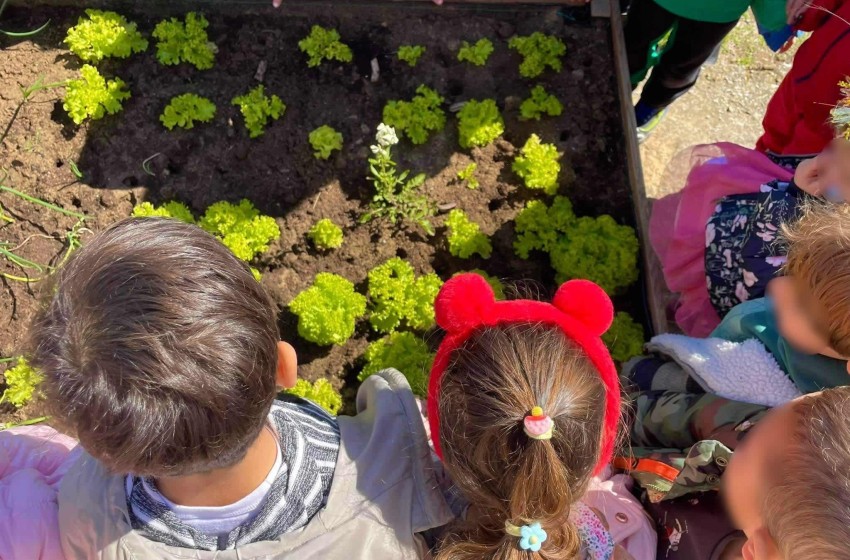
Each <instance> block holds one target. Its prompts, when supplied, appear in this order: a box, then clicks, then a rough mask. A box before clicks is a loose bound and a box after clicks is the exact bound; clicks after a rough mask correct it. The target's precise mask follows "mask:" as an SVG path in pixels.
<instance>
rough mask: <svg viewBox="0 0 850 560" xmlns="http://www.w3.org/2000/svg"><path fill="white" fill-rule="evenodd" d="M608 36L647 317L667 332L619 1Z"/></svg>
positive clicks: (656, 330)
mask: <svg viewBox="0 0 850 560" xmlns="http://www.w3.org/2000/svg"><path fill="white" fill-rule="evenodd" d="M610 18H611V39H612V45H613V50H614V65H615V69H616V74H617V86H618V89H619V94H620V113H621V114H622V118H623V133H624V134H625V138H626V159H627V165H628V171H629V184H630V186H631V191H632V201H633V202H634V207H635V221H636V222H637V229H638V238H639V240H640V243H641V255H642V257H643V259H642V260H643V281H644V288H645V291H646V298H647V304H648V307H649V319H650V324H651V326H652V329H653V331H654V334H661V333H664V332H667V331H668V330H669V328H668V326H669V325H668V321H667V308H666V305H665V302H666V300H667V286H666V284H665V283H664V278H663V277H662V275H661V263H660V262H659V260H658V256H657V255H656V254H655V251H653V250H652V247H651V245H650V243H649V213H650V209H651V204H650V201H649V200H648V198H647V196H646V184H645V183H644V180H643V166H642V165H641V160H640V145H639V144H638V139H637V122H636V121H635V112H634V107H633V105H632V85H631V79H630V76H629V66H628V61H627V59H626V39H625V35H624V34H623V17H622V14H621V12H620V0H611V11H610Z"/></svg>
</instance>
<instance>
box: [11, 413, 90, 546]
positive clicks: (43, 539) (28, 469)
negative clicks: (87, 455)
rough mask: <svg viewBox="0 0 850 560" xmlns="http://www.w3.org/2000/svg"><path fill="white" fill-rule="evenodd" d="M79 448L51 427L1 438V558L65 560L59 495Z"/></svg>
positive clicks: (15, 431) (17, 431) (27, 429)
mask: <svg viewBox="0 0 850 560" xmlns="http://www.w3.org/2000/svg"><path fill="white" fill-rule="evenodd" d="M76 445H77V442H76V441H75V440H73V439H71V438H69V437H67V436H64V435H62V434H60V433H58V432H57V431H55V430H54V429H53V428H50V427H48V426H31V427H21V428H13V429H11V430H6V431H2V432H0V558H26V559H28V560H30V559H31V560H63V559H64V556H63V554H62V549H61V547H60V545H59V522H58V517H57V516H58V511H59V505H58V503H57V495H58V493H59V484H60V483H61V481H62V477H63V476H65V473H66V472H67V471H68V468H69V467H70V466H71V464H72V463H73V461H74V460H75V459H76V456H77V453H76V452H74V449H75V447H76Z"/></svg>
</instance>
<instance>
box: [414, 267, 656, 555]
mask: <svg viewBox="0 0 850 560" xmlns="http://www.w3.org/2000/svg"><path fill="white" fill-rule="evenodd" d="M435 310H436V316H437V323H438V325H439V326H440V327H442V329H443V330H445V332H446V336H445V338H444V339H443V342H442V344H441V345H440V348H439V350H438V352H437V356H436V359H435V360H434V365H433V367H432V369H431V377H430V381H429V388H428V422H429V424H430V428H431V436H432V439H433V444H434V448H435V451H436V452H437V454H438V455H439V456H440V458H441V459H442V460H443V464H444V466H445V469H446V471H447V474H448V475H449V477H450V478H451V480H452V481H453V483H454V485H455V488H456V489H457V490H459V491H460V493H461V494H462V496H463V498H464V500H465V502H467V503H468V504H470V506H469V508H468V510H467V511H466V513H465V515H464V516H463V518H462V519H461V520H459V521H457V522H456V523H455V524H453V525H452V526H450V527H449V528H448V530H447V531H446V533H445V534H444V535H443V538H442V541H441V544H440V549H439V552H438V553H437V556H436V558H437V560H462V559H469V560H472V559H475V560H480V559H498V560H508V559H517V560H519V559H546V560H568V559H569V560H572V559H576V558H588V559H593V560H597V559H599V560H608V559H610V558H629V557H630V556H628V555H627V554H625V553H624V552H623V551H619V552H615V546H614V542H613V540H612V538H611V536H610V534H609V533H608V531H607V530H606V528H605V526H604V525H603V522H602V521H600V519H599V517H598V516H596V515H595V513H594V512H593V511H592V510H591V509H590V508H589V507H587V506H585V505H583V504H582V503H581V501H580V500H581V499H582V497H583V496H584V494H585V493H586V491H587V490H588V488H589V486H590V484H591V481H592V479H593V477H594V475H596V474H599V473H600V472H602V471H603V470H604V469H605V468H606V467H607V465H608V463H609V462H610V460H611V456H612V453H613V450H614V446H615V443H616V439H617V432H618V426H619V424H620V406H621V403H620V385H619V381H618V377H617V372H616V370H615V367H614V364H613V362H612V361H611V356H610V354H609V353H608V350H607V348H606V347H605V345H604V344H603V343H602V340H601V339H600V335H602V333H604V332H605V331H606V330H607V329H608V327H609V326H610V324H611V320H612V317H613V307H612V305H611V301H610V299H608V296H607V295H605V293H604V292H603V291H602V289H601V288H599V287H598V286H597V285H596V284H593V283H592V282H588V281H584V280H574V281H571V282H567V283H566V284H564V285H563V286H561V288H560V289H559V290H558V292H557V294H556V295H555V298H554V301H553V302H552V303H551V304H549V303H543V302H539V301H529V300H514V301H496V300H495V297H494V295H493V291H492V289H491V288H490V286H489V285H488V284H487V282H485V281H484V280H483V279H482V278H481V277H480V276H478V275H475V274H464V275H460V276H457V277H455V278H453V279H451V280H449V281H448V282H446V284H445V285H444V286H443V288H442V290H441V291H440V294H439V295H438V296H437V300H436V302H435ZM639 516H640V514H639V515H638V517H639Z"/></svg>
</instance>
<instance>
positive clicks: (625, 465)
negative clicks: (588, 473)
mask: <svg viewBox="0 0 850 560" xmlns="http://www.w3.org/2000/svg"><path fill="white" fill-rule="evenodd" d="M612 464H613V465H614V468H615V469H620V470H624V471H628V472H645V473H651V474H656V475H658V476H660V477H661V478H663V479H664V480H668V481H670V482H674V481H675V480H676V477H678V476H679V470H678V469H676V468H675V467H671V466H670V465H668V464H667V463H662V462H661V461H655V460H652V459H637V458H635V457H614V461H613V463H612Z"/></svg>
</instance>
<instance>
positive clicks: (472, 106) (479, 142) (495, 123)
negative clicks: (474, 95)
mask: <svg viewBox="0 0 850 560" xmlns="http://www.w3.org/2000/svg"><path fill="white" fill-rule="evenodd" d="M457 118H458V135H459V137H460V146H461V147H462V148H471V147H472V146H486V145H488V144H490V143H491V142H493V141H494V140H495V139H496V138H498V137H499V136H501V135H502V134H504V132H505V121H504V120H502V115H501V114H500V113H499V108H498V107H497V106H496V102H495V101H494V100H492V99H485V100H484V101H477V100H475V99H473V100H472V101H469V102H467V103H466V104H464V106H463V108H461V110H460V111H459V112H458V114H457Z"/></svg>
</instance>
